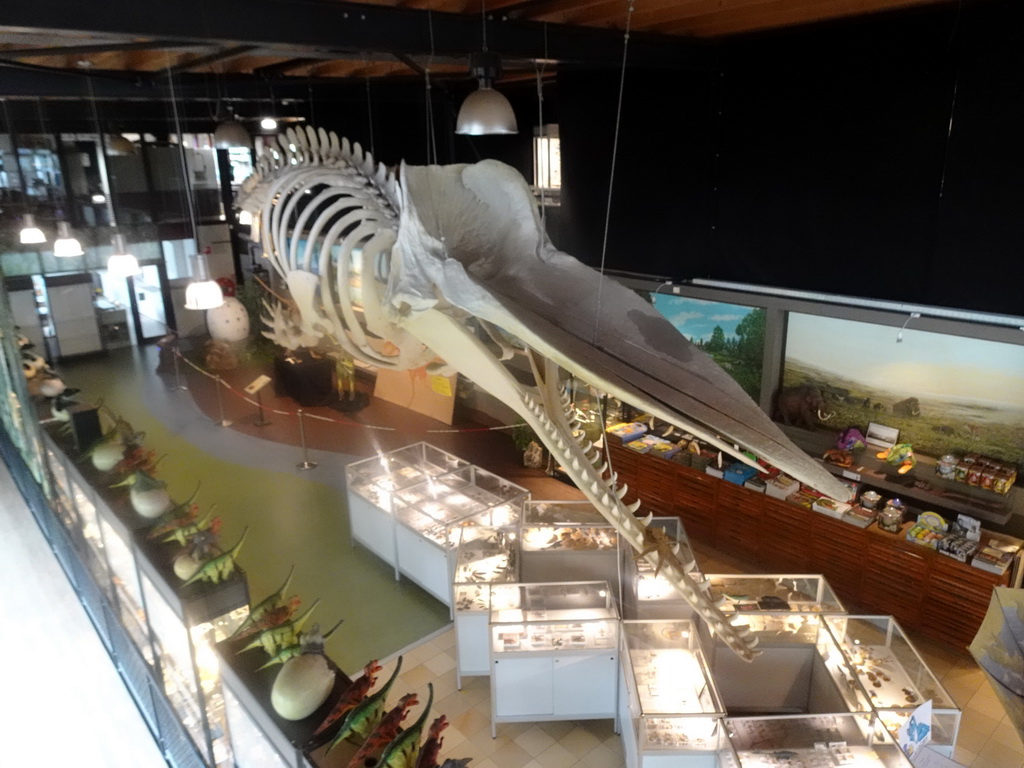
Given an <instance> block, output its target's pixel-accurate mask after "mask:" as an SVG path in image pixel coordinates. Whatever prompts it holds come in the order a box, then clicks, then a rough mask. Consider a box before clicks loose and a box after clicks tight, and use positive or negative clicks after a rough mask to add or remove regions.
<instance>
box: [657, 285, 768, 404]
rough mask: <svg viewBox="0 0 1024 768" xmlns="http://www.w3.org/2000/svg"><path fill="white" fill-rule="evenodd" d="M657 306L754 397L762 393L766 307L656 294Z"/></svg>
mask: <svg viewBox="0 0 1024 768" xmlns="http://www.w3.org/2000/svg"><path fill="white" fill-rule="evenodd" d="M652 299H653V303H654V308H655V309H657V310H658V311H659V312H661V314H663V315H664V316H665V318H666V319H667V320H668V321H669V322H670V323H672V325H674V326H675V328H676V330H678V331H679V332H680V333H681V334H683V336H685V337H686V338H687V339H689V340H690V341H691V342H693V343H694V344H696V345H697V346H698V347H700V348H701V349H703V350H704V351H705V352H707V353H708V354H709V355H711V357H712V358H714V360H715V362H716V363H718V364H719V365H720V366H722V368H724V369H725V370H726V371H727V372H728V373H729V375H730V376H732V377H733V379H735V380H736V383H737V384H739V385H740V386H741V387H743V391H745V392H746V393H747V394H748V395H750V396H751V397H752V398H753V399H754V400H757V399H758V398H759V397H760V393H761V369H762V367H763V362H762V355H763V354H764V323H765V315H764V310H763V309H760V308H758V307H745V306H741V305H739V304H725V303H723V302H719V301H702V300H700V299H690V298H687V297H685V296H675V295H672V294H662V293H655V294H653V295H652Z"/></svg>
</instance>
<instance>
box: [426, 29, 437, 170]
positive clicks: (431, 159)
mask: <svg viewBox="0 0 1024 768" xmlns="http://www.w3.org/2000/svg"><path fill="white" fill-rule="evenodd" d="M427 29H428V30H429V32H430V56H428V57H427V66H426V67H425V68H424V69H423V77H424V80H425V81H426V94H427V98H426V122H427V165H436V164H437V131H435V130H434V97H433V91H432V88H433V86H432V85H431V83H430V68H431V67H432V66H433V64H434V16H433V13H432V12H431V11H430V10H428V11H427Z"/></svg>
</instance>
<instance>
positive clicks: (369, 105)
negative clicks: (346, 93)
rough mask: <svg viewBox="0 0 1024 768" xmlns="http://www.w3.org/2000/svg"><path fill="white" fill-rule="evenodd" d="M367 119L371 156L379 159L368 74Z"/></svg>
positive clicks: (368, 76)
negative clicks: (374, 137)
mask: <svg viewBox="0 0 1024 768" xmlns="http://www.w3.org/2000/svg"><path fill="white" fill-rule="evenodd" d="M366 119H367V122H368V123H369V125H370V154H371V155H373V158H374V160H376V159H377V148H376V146H375V144H374V140H373V102H372V101H371V100H370V75H369V73H367V74H366Z"/></svg>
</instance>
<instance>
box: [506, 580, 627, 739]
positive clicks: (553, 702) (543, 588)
mask: <svg viewBox="0 0 1024 768" xmlns="http://www.w3.org/2000/svg"><path fill="white" fill-rule="evenodd" d="M504 587H505V588H511V589H510V591H511V590H515V592H516V598H517V599H515V600H512V601H511V602H512V603H514V605H511V606H509V605H507V604H506V603H505V602H504V601H503V602H502V603H500V604H499V603H498V602H497V601H496V600H495V599H494V595H493V594H492V603H491V621H490V654H491V733H492V735H495V733H496V725H497V723H500V722H535V721H543V720H589V719H594V718H614V717H615V709H616V690H615V689H616V683H617V678H618V671H617V669H618V645H619V631H618V630H619V622H618V618H619V616H618V611H617V610H616V607H615V603H614V602H613V600H612V597H611V594H610V590H609V588H608V584H607V583H606V582H564V583H557V584H554V583H552V584H516V585H504ZM497 588H498V587H495V589H497Z"/></svg>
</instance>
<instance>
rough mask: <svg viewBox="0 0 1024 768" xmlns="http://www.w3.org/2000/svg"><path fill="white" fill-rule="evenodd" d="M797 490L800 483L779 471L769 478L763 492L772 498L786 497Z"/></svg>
mask: <svg viewBox="0 0 1024 768" xmlns="http://www.w3.org/2000/svg"><path fill="white" fill-rule="evenodd" d="M799 490H800V483H798V482H797V481H796V480H794V479H793V478H792V477H790V476H789V475H783V474H781V473H780V474H778V475H775V476H774V477H772V478H771V479H769V480H768V483H767V486H766V487H765V493H766V494H767V495H768V496H771V497H772V498H773V499H788V498H789V497H790V496H792V495H793V494H794V493H796V492H797V491H799Z"/></svg>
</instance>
